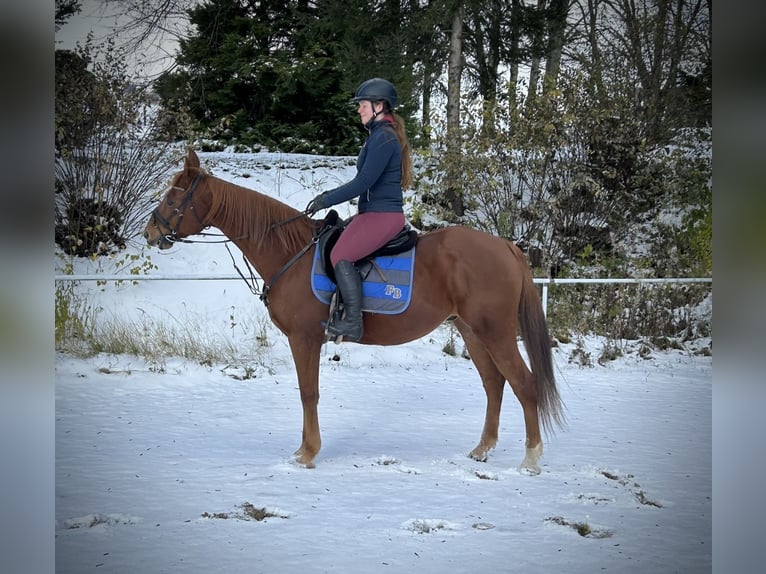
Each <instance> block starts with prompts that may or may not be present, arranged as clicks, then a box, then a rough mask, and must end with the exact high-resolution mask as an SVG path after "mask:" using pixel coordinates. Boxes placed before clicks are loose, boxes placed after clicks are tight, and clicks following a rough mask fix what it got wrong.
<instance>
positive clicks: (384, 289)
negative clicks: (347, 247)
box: [311, 248, 415, 315]
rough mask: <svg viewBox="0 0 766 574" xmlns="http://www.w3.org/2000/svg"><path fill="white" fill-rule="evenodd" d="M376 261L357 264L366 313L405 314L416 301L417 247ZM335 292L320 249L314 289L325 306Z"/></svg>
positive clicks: (313, 273) (316, 252) (316, 256)
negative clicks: (414, 275)
mask: <svg viewBox="0 0 766 574" xmlns="http://www.w3.org/2000/svg"><path fill="white" fill-rule="evenodd" d="M373 261H374V263H371V262H369V261H366V262H364V263H362V264H359V265H357V269H359V272H360V274H361V276H362V311H369V312H372V313H383V314H388V315H396V314H398V313H402V312H404V311H405V310H406V309H407V307H409V305H410V299H411V298H412V275H413V270H414V268H415V248H412V249H410V250H409V251H405V252H403V253H399V254H397V255H386V256H382V257H376V258H375V259H374V260H373ZM335 289H336V284H335V283H334V282H333V281H332V280H331V279H330V278H329V277H328V276H327V274H325V272H324V268H323V265H322V261H321V257H320V253H319V249H315V250H314V262H313V264H312V267H311V290H312V291H313V292H314V295H316V298H317V299H319V300H320V301H321V302H322V303H325V304H329V303H330V300H331V299H332V295H333V293H335Z"/></svg>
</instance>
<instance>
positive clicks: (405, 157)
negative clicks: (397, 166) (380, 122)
mask: <svg viewBox="0 0 766 574" xmlns="http://www.w3.org/2000/svg"><path fill="white" fill-rule="evenodd" d="M389 113H390V114H391V117H392V118H393V120H394V121H393V122H391V126H392V127H393V128H394V133H396V139H398V140H399V145H401V146H402V189H409V187H410V186H412V150H410V141H409V140H408V139H407V131H406V130H405V126H404V120H403V119H402V117H401V116H400V115H399V114H397V113H396V112H389Z"/></svg>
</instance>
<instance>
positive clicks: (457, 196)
mask: <svg viewBox="0 0 766 574" xmlns="http://www.w3.org/2000/svg"><path fill="white" fill-rule="evenodd" d="M464 15H465V7H464V5H463V3H462V2H460V3H459V5H458V7H457V9H456V10H455V14H454V16H453V18H452V30H451V32H450V53H449V65H448V68H447V157H448V158H450V159H449V161H448V162H447V165H448V166H449V168H448V171H449V172H451V173H447V184H446V187H445V190H444V196H445V197H444V199H445V200H446V203H447V205H448V206H449V208H450V209H451V210H452V212H453V213H454V214H455V215H456V216H458V217H461V216H462V215H463V197H462V190H461V185H460V177H459V159H460V150H461V146H462V137H461V135H460V77H461V75H462V73H463V17H464Z"/></svg>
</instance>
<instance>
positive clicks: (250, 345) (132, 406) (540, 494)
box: [54, 152, 713, 574]
mask: <svg viewBox="0 0 766 574" xmlns="http://www.w3.org/2000/svg"><path fill="white" fill-rule="evenodd" d="M200 157H201V159H202V162H203V166H205V167H207V168H208V169H210V170H211V171H212V172H213V173H214V174H216V175H219V176H221V177H224V178H226V179H229V180H231V181H235V182H236V183H240V184H242V185H246V186H248V187H251V188H255V189H258V190H259V191H262V192H264V193H269V194H273V195H275V196H276V197H278V198H279V199H280V200H282V201H284V202H286V203H290V204H291V205H294V206H296V207H300V208H302V207H304V206H305V205H306V203H307V202H308V200H309V199H310V198H311V197H313V196H314V195H315V194H316V193H319V192H321V191H323V190H325V189H329V188H331V187H333V186H334V185H337V184H338V183H340V182H342V181H345V180H346V179H347V178H348V177H350V176H351V174H352V173H353V161H349V158H330V159H328V158H320V157H317V156H295V155H287V154H265V153H264V154H231V153H226V152H221V153H200ZM351 160H353V158H351ZM352 210H353V208H350V207H343V208H341V209H339V211H340V213H341V215H342V216H345V215H347V214H350V213H351V212H352ZM142 250H143V252H144V253H145V254H148V255H150V257H151V260H152V262H153V263H154V264H156V265H157V266H158V269H156V270H153V271H152V274H156V275H174V274H175V275H198V274H219V275H221V276H224V275H228V276H230V275H233V274H235V272H234V269H233V266H232V261H231V257H230V255H229V253H228V252H227V250H226V247H225V246H224V245H223V244H220V243H218V244H210V245H197V244H195V245H178V246H176V247H174V248H173V249H172V250H170V251H169V252H158V251H157V250H156V249H155V250H147V249H146V248H145V247H143V246H141V245H140V242H139V241H137V242H136V244H135V245H132V246H131V247H130V248H129V251H130V252H131V253H140V252H142ZM233 253H234V255H235V257H236V258H237V263H238V264H239V263H240V261H241V259H240V258H239V254H238V253H236V249H235V248H233ZM75 263H76V265H75V269H74V272H75V273H89V272H93V271H96V270H98V271H100V272H102V273H111V272H113V271H114V268H112V267H110V265H112V264H110V263H107V262H105V261H103V260H101V261H96V262H90V261H77V262H75ZM113 265H114V266H115V267H116V266H117V265H118V264H117V263H116V262H115V263H113ZM77 289H78V292H80V293H83V294H85V295H87V297H88V300H89V301H90V302H92V304H94V305H97V306H98V307H99V308H100V309H101V312H100V314H99V317H101V320H104V321H108V320H110V319H112V318H120V319H121V320H123V321H135V324H136V325H140V324H142V322H144V323H145V322H154V323H163V324H168V325H175V326H177V327H180V328H182V329H183V328H187V329H191V330H194V331H195V332H199V333H204V334H205V336H206V337H208V338H209V339H210V341H211V344H222V343H221V341H223V342H224V344H230V345H231V346H232V347H233V348H236V349H240V352H241V354H240V360H239V361H237V362H232V363H231V364H212V365H200V364H197V363H194V362H191V361H188V360H184V359H181V358H178V357H173V356H162V357H159V358H157V359H155V360H152V361H149V360H146V359H141V358H137V357H134V356H127V355H120V356H114V355H98V356H96V357H92V358H88V359H80V358H75V357H73V356H71V355H66V354H62V353H59V354H57V356H56V358H55V364H54V366H55V375H54V377H55V419H56V427H55V446H56V461H55V551H56V555H55V560H56V571H57V572H61V573H67V572H71V573H78V574H79V573H84V572H185V573H191V572H227V573H237V572H243V573H245V572H247V573H259V572H263V573H272V572H274V573H276V572H278V573H280V574H281V573H286V574H290V573H305V572H311V573H314V572H333V573H346V572H349V573H350V572H354V573H357V572H364V573H377V572H422V573H431V572H434V573H436V572H439V573H440V572H450V573H462V572H465V573H468V572H471V573H473V572H477V571H495V572H530V573H535V572H557V571H558V572H568V573H580V572H582V573H591V572H599V571H605V572H621V573H622V572H641V573H644V572H684V573H686V572H708V571H710V570H711V567H712V422H711V416H712V413H711V411H712V389H713V385H712V357H705V356H701V355H697V354H695V353H693V350H692V349H690V348H688V349H683V350H670V351H665V352H654V353H652V354H651V355H650V356H649V357H648V358H641V357H639V355H638V353H637V352H628V353H627V354H626V355H625V356H623V357H621V358H619V359H617V360H615V361H611V362H608V363H605V365H604V366H601V365H598V363H597V362H596V361H593V364H594V366H592V367H582V366H579V365H578V364H577V363H576V362H570V361H569V357H570V355H571V354H572V352H573V351H574V349H575V345H574V344H573V343H570V344H566V345H564V344H562V345H559V346H558V347H557V348H555V349H554V362H555V367H556V372H557V376H558V383H559V388H560V392H561V395H562V398H563V400H564V402H565V404H566V407H567V417H568V420H569V426H568V428H567V429H565V430H563V431H559V432H558V433H557V434H556V435H554V436H551V437H547V440H546V444H545V453H544V455H543V458H542V460H541V467H542V472H541V474H540V475H538V476H530V475H528V474H525V473H522V472H519V470H518V469H517V466H518V465H519V463H520V462H521V460H522V458H523V455H524V425H523V420H522V415H521V409H520V406H519V404H518V402H517V401H516V400H515V397H514V396H513V393H512V392H510V390H508V392H506V395H505V402H504V405H503V416H502V419H501V427H500V440H499V443H498V446H497V448H496V449H495V450H494V451H492V452H491V453H490V455H489V459H488V461H487V462H486V463H480V462H476V461H474V460H472V459H470V458H468V457H467V453H468V452H469V451H470V450H471V448H473V446H475V444H476V443H477V441H478V439H479V436H480V434H481V425H482V423H483V417H484V406H485V399H484V392H483V390H482V386H481V382H480V380H479V378H478V374H477V373H476V370H475V369H474V368H473V366H472V364H471V363H470V361H468V360H466V359H464V358H462V357H461V356H460V353H458V354H457V356H450V355H447V354H445V353H444V352H443V351H442V349H443V347H444V345H445V343H446V342H447V341H448V340H449V339H450V337H451V336H452V335H451V333H450V330H449V327H448V326H446V325H445V326H442V327H440V328H439V329H437V330H436V331H434V332H433V333H431V334H430V335H429V336H426V337H424V338H422V339H420V340H417V341H413V342H412V343H409V344H406V345H401V346H398V347H375V346H369V347H368V346H360V345H356V344H343V345H335V344H332V343H330V344H327V345H325V346H324V347H323V350H322V360H321V366H320V393H321V400H320V404H319V417H320V426H321V429H322V439H323V445H322V450H321V451H320V453H319V455H318V457H317V459H316V468H314V469H306V468H303V467H300V466H298V465H297V464H295V463H294V462H293V460H292V453H293V451H294V450H295V449H296V448H297V447H298V445H299V443H300V433H301V424H302V418H301V417H302V413H301V406H300V399H299V395H298V388H297V381H296V377H295V372H294V369H293V365H292V361H291V358H290V354H289V349H288V346H287V341H286V339H285V338H284V336H282V335H281V334H280V333H279V331H278V330H276V328H274V327H273V326H272V325H271V324H270V323H269V321H268V318H267V315H266V311H265V309H264V307H263V305H262V303H261V302H260V301H259V300H258V298H257V297H254V296H253V295H252V294H251V293H250V291H249V290H248V288H247V286H246V285H244V284H243V282H242V281H241V280H223V279H222V280H205V281H200V280H185V281H139V282H138V283H136V284H131V283H127V282H124V283H121V284H115V282H107V284H105V285H98V284H96V283H94V282H80V283H78V286H77ZM711 304H712V302H711ZM709 342H710V341H709V340H708V341H706V342H704V343H705V344H707V343H709ZM602 344H603V342H602V341H599V340H598V339H597V338H594V337H586V338H585V339H584V340H583V345H584V348H585V350H586V351H588V352H591V353H592V354H593V356H596V355H597V354H598V352H599V350H600V346H601V345H602ZM458 347H459V349H458V350H460V345H459V344H458ZM628 351H630V348H629V347H628Z"/></svg>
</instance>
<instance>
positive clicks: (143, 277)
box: [54, 273, 713, 316]
mask: <svg viewBox="0 0 766 574" xmlns="http://www.w3.org/2000/svg"><path fill="white" fill-rule="evenodd" d="M54 279H55V280H56V281H230V280H239V281H242V277H240V276H239V275H126V274H124V273H122V274H114V275H56V276H55V277H54ZM534 282H535V284H537V285H542V303H543V311H544V312H545V314H546V316H547V315H548V287H549V286H550V285H566V284H577V283H579V284H594V285H595V284H600V283H601V284H607V283H614V284H620V283H622V284H651V283H666V284H672V283H712V282H713V278H712V277H670V278H663V279H657V278H647V279H585V278H583V279H551V278H539V279H537V278H536V279H534Z"/></svg>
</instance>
